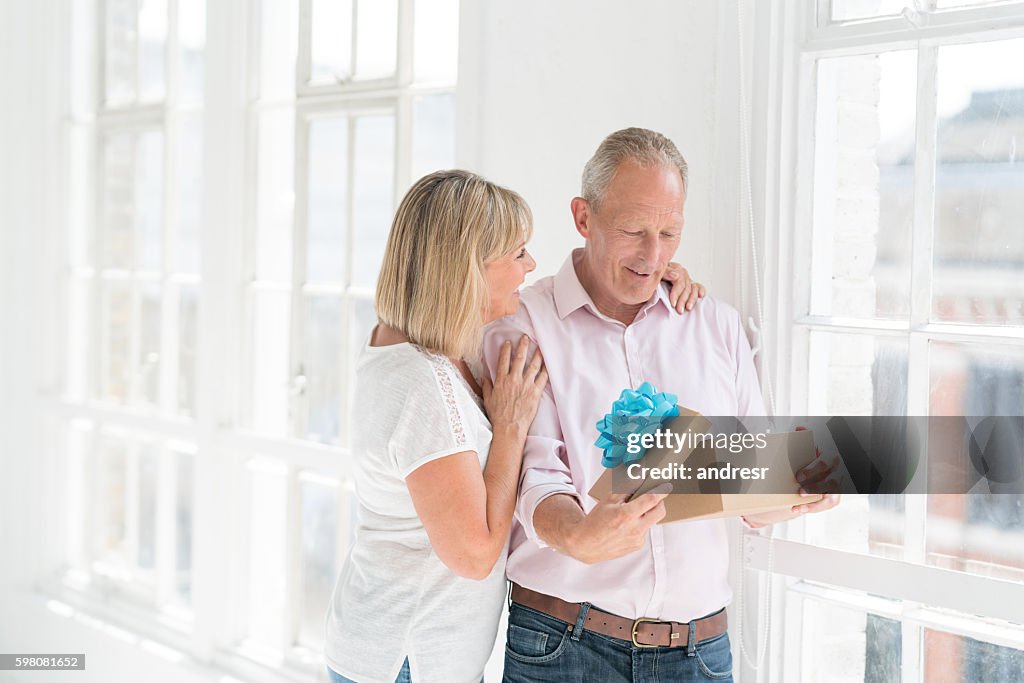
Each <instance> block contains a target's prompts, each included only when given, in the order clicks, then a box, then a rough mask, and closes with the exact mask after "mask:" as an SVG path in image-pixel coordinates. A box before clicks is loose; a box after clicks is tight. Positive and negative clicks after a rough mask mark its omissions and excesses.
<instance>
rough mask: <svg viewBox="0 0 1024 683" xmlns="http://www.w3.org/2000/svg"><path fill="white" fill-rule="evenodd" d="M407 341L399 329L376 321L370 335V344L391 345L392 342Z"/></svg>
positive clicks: (401, 342) (400, 342)
mask: <svg viewBox="0 0 1024 683" xmlns="http://www.w3.org/2000/svg"><path fill="white" fill-rule="evenodd" d="M407 341H409V338H408V337H406V336H405V335H404V334H402V332H401V331H400V330H396V329H395V328H393V327H391V326H390V325H385V324H384V323H377V326H376V327H374V328H373V333H372V334H371V335H370V346H392V345H394V344H403V343H405V342H407Z"/></svg>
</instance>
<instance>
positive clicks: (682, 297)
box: [661, 261, 706, 313]
mask: <svg viewBox="0 0 1024 683" xmlns="http://www.w3.org/2000/svg"><path fill="white" fill-rule="evenodd" d="M661 279H662V280H664V281H665V282H668V283H670V284H671V285H672V289H671V290H670V291H669V293H668V301H669V303H670V304H671V305H672V307H673V308H674V309H676V310H677V311H679V312H680V313H682V312H683V311H684V310H686V311H690V310H693V306H694V304H696V303H697V300H698V299H703V298H704V294H706V290H705V289H704V285H702V284H701V283H699V282H694V281H693V279H692V278H691V277H690V273H689V271H687V270H686V268H683V267H682V266H681V265H679V264H678V263H676V262H675V261H672V262H671V263H669V264H668V267H666V268H665V274H664V275H662V276H661Z"/></svg>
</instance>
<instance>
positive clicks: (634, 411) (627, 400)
mask: <svg viewBox="0 0 1024 683" xmlns="http://www.w3.org/2000/svg"><path fill="white" fill-rule="evenodd" d="M677 402H678V401H677V397H676V395H675V394H669V393H666V392H658V391H657V390H656V389H655V388H654V387H653V386H652V385H651V383H650V382H644V383H643V384H641V385H640V386H639V387H638V388H636V389H623V390H622V393H621V394H619V398H618V400H617V401H615V403H613V404H612V411H611V412H610V413H608V414H606V415H605V416H604V417H603V418H601V419H600V420H599V421H598V423H597V431H598V432H600V436H598V437H597V441H595V442H594V445H595V446H597V447H598V448H601V449H603V450H604V455H603V456H602V458H601V464H602V465H604V466H605V467H615V466H617V465H620V464H622V463H631V462H635V461H637V460H639V459H640V458H642V457H643V455H644V450H643V449H639V450H638V452H636V453H630V452H628V451H627V450H626V446H627V445H628V444H629V436H630V435H631V434H637V433H640V434H648V433H654V432H655V431H656V430H657V429H658V428H659V427H661V425H663V424H664V423H665V422H667V421H668V419H669V418H672V417H675V416H677V415H679V406H677V405H676V403H677ZM634 450H636V449H634Z"/></svg>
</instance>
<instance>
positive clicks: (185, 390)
mask: <svg viewBox="0 0 1024 683" xmlns="http://www.w3.org/2000/svg"><path fill="white" fill-rule="evenodd" d="M179 291H180V293H181V303H180V304H179V308H178V412H179V413H181V414H182V415H194V414H195V407H196V348H197V344H198V341H199V330H198V326H199V288H198V287H195V286H193V285H183V286H181V287H180V289H179Z"/></svg>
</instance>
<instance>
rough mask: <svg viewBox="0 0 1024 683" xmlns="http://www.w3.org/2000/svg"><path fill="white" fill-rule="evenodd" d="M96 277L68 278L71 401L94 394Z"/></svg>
mask: <svg viewBox="0 0 1024 683" xmlns="http://www.w3.org/2000/svg"><path fill="white" fill-rule="evenodd" d="M94 287H95V281H94V280H93V278H85V277H75V276H72V277H70V278H69V279H68V289H67V292H68V320H67V345H66V347H65V351H66V356H65V358H66V363H67V379H66V383H65V387H64V391H65V395H66V396H67V398H69V399H71V400H82V399H84V398H86V396H89V395H91V392H90V387H91V384H92V380H93V376H94V373H93V372H92V367H93V363H94V359H95V345H94V342H93V339H92V334H91V329H92V324H93V321H94V320H95V310H94V306H93V294H94V289H93V288H94Z"/></svg>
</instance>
